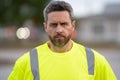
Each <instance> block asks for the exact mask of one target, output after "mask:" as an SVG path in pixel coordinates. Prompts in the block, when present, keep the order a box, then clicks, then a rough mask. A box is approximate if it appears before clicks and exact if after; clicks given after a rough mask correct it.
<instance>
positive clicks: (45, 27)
mask: <svg viewBox="0 0 120 80" xmlns="http://www.w3.org/2000/svg"><path fill="white" fill-rule="evenodd" d="M43 25H44V29H45V31H46V30H47V23H46V22H44V23H43Z"/></svg>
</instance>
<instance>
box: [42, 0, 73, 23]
mask: <svg viewBox="0 0 120 80" xmlns="http://www.w3.org/2000/svg"><path fill="white" fill-rule="evenodd" d="M53 11H68V12H69V15H70V18H71V20H72V19H73V8H72V6H71V5H70V4H69V3H67V2H65V1H51V2H50V3H49V4H48V5H47V6H46V7H45V9H44V12H43V14H44V20H45V21H47V20H48V14H49V13H50V12H53Z"/></svg>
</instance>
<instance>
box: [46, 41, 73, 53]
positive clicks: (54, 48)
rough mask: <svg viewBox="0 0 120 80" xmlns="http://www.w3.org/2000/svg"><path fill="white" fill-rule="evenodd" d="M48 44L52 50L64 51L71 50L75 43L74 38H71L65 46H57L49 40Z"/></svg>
mask: <svg viewBox="0 0 120 80" xmlns="http://www.w3.org/2000/svg"><path fill="white" fill-rule="evenodd" d="M48 46H49V48H50V49H51V50H52V51H54V52H60V53H62V52H67V51H69V50H70V49H71V48H72V46H73V43H72V40H69V41H68V43H67V44H66V45H64V46H63V47H57V46H54V45H53V44H52V43H51V42H49V43H48Z"/></svg>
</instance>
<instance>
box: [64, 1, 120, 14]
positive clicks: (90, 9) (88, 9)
mask: <svg viewBox="0 0 120 80" xmlns="http://www.w3.org/2000/svg"><path fill="white" fill-rule="evenodd" d="M63 1H66V2H68V3H70V4H71V5H72V7H73V10H74V14H75V16H87V15H90V14H99V13H101V12H102V11H103V10H104V6H105V5H106V4H107V3H118V2H120V0H63Z"/></svg>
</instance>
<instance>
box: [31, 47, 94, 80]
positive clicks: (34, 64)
mask: <svg viewBox="0 0 120 80" xmlns="http://www.w3.org/2000/svg"><path fill="white" fill-rule="evenodd" d="M85 50H86V56H87V58H86V59H87V64H88V73H89V74H90V75H94V53H93V51H92V50H91V49H90V48H87V47H86V48H85ZM30 62H31V71H32V73H33V77H34V80H40V76H39V67H38V54H37V50H36V49H32V50H31V51H30Z"/></svg>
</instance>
